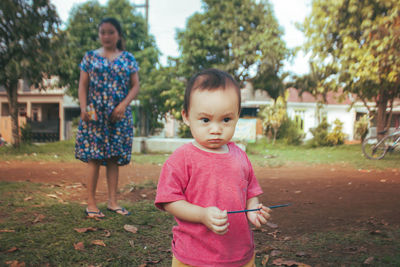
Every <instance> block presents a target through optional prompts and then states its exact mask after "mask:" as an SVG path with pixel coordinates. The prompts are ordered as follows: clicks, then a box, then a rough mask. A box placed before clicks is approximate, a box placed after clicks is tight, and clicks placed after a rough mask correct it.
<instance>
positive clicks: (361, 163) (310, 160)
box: [0, 140, 400, 169]
mask: <svg viewBox="0 0 400 267" xmlns="http://www.w3.org/2000/svg"><path fill="white" fill-rule="evenodd" d="M247 154H248V155H249V158H250V160H251V161H252V162H253V164H256V165H259V166H268V167H280V166H284V165H290V164H292V163H302V164H309V165H312V164H345V165H348V166H350V167H354V168H357V169H370V168H376V169H386V168H398V162H399V160H400V153H399V152H398V151H397V152H393V153H392V154H388V155H386V156H385V158H384V159H382V160H369V159H366V158H365V157H364V155H363V154H362V151H361V145H359V144H357V145H341V146H336V147H318V148H310V147H307V146H289V145H283V144H280V143H279V142H278V143H276V144H274V145H272V144H270V143H267V142H266V141H264V140H261V141H259V142H257V143H255V144H248V146H247ZM168 156H169V154H168V153H163V154H139V153H134V154H133V155H132V160H133V161H134V162H136V163H138V164H144V163H150V164H163V163H164V161H165V160H166V159H167V157H168ZM0 160H2V161H6V160H29V161H61V162H72V161H76V159H75V156H74V141H73V140H69V141H60V142H54V143H46V144H41V145H35V144H32V145H25V144H24V145H22V146H21V147H20V148H19V149H14V148H12V147H0Z"/></svg>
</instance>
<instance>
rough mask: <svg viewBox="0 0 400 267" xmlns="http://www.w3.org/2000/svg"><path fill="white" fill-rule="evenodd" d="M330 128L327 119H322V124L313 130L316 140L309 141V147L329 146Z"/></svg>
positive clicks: (311, 130)
mask: <svg viewBox="0 0 400 267" xmlns="http://www.w3.org/2000/svg"><path fill="white" fill-rule="evenodd" d="M328 128H329V124H328V122H327V121H326V118H324V119H322V122H321V123H320V124H319V125H318V126H317V127H316V128H311V129H310V132H311V133H312V135H313V136H314V138H313V139H311V140H310V141H309V145H310V146H311V147H318V146H328V145H329V144H328V140H327V136H328Z"/></svg>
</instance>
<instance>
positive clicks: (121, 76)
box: [75, 18, 139, 217]
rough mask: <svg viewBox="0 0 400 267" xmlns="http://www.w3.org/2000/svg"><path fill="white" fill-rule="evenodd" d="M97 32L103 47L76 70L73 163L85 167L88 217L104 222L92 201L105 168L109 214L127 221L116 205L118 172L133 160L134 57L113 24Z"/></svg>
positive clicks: (109, 21) (136, 78)
mask: <svg viewBox="0 0 400 267" xmlns="http://www.w3.org/2000/svg"><path fill="white" fill-rule="evenodd" d="M98 31H99V40H100V42H101V45H102V47H100V48H98V49H96V50H93V51H89V52H86V54H85V56H84V57H83V59H82V62H81V64H80V65H79V66H80V68H81V72H80V79H79V89H78V96H79V103H80V108H81V120H80V123H79V127H78V133H77V136H76V145H75V157H76V158H77V159H80V160H82V161H84V162H87V163H88V167H89V168H88V169H89V175H88V176H89V177H88V183H87V191H88V200H87V208H86V211H85V212H86V214H87V216H90V217H104V214H103V213H102V212H101V211H100V210H99V209H98V207H97V204H96V198H95V195H96V187H97V180H98V178H99V168H100V165H104V166H106V176H107V186H108V204H107V208H108V209H109V210H111V211H114V212H116V213H119V214H122V215H129V214H130V213H129V212H128V211H127V210H126V209H124V208H122V207H120V206H119V205H118V203H117V189H118V168H119V166H122V165H126V164H128V163H129V162H130V159H131V153H132V140H133V120H132V113H131V108H130V103H131V102H132V100H133V99H134V98H135V97H136V95H137V94H138V92H139V75H138V70H139V67H138V65H137V63H136V60H135V58H134V57H133V55H132V54H131V53H129V52H127V51H124V45H123V39H122V29H121V26H120V24H119V22H118V21H117V20H116V19H114V18H105V19H103V20H102V21H101V22H100V24H99V27H98Z"/></svg>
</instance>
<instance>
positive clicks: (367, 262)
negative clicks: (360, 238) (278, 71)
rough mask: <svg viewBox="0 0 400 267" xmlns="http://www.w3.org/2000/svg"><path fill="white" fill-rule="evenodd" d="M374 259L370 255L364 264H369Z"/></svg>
mask: <svg viewBox="0 0 400 267" xmlns="http://www.w3.org/2000/svg"><path fill="white" fill-rule="evenodd" d="M373 261H374V257H368V258H367V259H366V260H365V261H364V262H363V264H366V265H369V264H371V263H372V262H373Z"/></svg>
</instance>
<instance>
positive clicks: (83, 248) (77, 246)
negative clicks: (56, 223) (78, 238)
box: [74, 242, 85, 251]
mask: <svg viewBox="0 0 400 267" xmlns="http://www.w3.org/2000/svg"><path fill="white" fill-rule="evenodd" d="M74 248H75V250H81V251H82V250H85V245H84V244H83V242H78V243H76V244H74Z"/></svg>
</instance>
